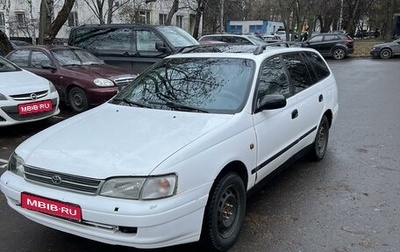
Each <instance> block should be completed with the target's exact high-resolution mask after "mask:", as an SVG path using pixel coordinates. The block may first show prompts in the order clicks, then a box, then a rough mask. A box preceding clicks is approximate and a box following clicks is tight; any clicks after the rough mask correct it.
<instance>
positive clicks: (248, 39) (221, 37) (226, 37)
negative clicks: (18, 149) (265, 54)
mask: <svg viewBox="0 0 400 252" xmlns="http://www.w3.org/2000/svg"><path fill="white" fill-rule="evenodd" d="M211 40H212V41H222V42H225V43H228V44H242V45H265V44H266V42H265V41H264V40H263V39H261V38H259V37H257V36H255V35H243V34H241V35H239V34H228V33H224V34H209V35H204V36H202V37H200V38H199V42H200V43H201V44H205V43H207V41H211Z"/></svg>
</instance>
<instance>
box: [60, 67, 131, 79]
mask: <svg viewBox="0 0 400 252" xmlns="http://www.w3.org/2000/svg"><path fill="white" fill-rule="evenodd" d="M64 68H66V69H68V70H70V71H74V72H78V73H81V74H88V73H90V74H91V75H92V76H93V77H95V78H100V77H101V78H108V79H113V80H114V79H116V78H121V77H128V76H136V75H131V74H130V73H129V72H128V71H127V70H125V69H122V68H119V67H115V66H111V65H80V66H64Z"/></svg>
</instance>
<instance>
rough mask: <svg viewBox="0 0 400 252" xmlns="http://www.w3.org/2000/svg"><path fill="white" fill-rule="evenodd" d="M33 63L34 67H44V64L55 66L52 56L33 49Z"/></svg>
mask: <svg viewBox="0 0 400 252" xmlns="http://www.w3.org/2000/svg"><path fill="white" fill-rule="evenodd" d="M31 65H32V67H34V68H42V65H47V66H53V64H52V62H51V60H50V58H49V57H48V56H47V55H46V54H45V53H43V52H39V51H32V58H31Z"/></svg>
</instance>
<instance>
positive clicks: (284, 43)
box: [253, 41, 301, 55]
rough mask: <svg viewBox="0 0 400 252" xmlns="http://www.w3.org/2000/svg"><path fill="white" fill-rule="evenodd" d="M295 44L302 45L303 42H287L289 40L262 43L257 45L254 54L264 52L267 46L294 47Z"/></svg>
mask: <svg viewBox="0 0 400 252" xmlns="http://www.w3.org/2000/svg"><path fill="white" fill-rule="evenodd" d="M294 46H299V47H301V44H300V43H298V42H287V41H279V42H273V43H268V44H265V45H260V46H259V47H257V49H256V50H254V52H253V54H254V55H259V54H262V53H263V52H264V50H265V49H266V48H267V47H294Z"/></svg>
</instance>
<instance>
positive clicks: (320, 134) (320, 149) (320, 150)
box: [309, 116, 329, 161]
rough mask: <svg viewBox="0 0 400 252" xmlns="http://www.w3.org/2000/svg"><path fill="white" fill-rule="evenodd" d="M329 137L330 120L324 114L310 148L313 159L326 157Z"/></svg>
mask: <svg viewBox="0 0 400 252" xmlns="http://www.w3.org/2000/svg"><path fill="white" fill-rule="evenodd" d="M328 139H329V121H328V118H327V117H326V116H323V117H322V119H321V122H320V124H319V126H318V130H317V135H316V136H315V140H314V143H313V145H312V148H311V150H310V153H309V154H310V157H311V159H312V160H313V161H320V160H322V159H323V158H324V156H325V153H326V149H327V146H328Z"/></svg>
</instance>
